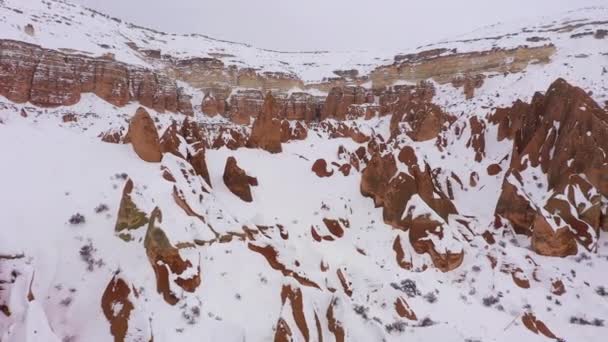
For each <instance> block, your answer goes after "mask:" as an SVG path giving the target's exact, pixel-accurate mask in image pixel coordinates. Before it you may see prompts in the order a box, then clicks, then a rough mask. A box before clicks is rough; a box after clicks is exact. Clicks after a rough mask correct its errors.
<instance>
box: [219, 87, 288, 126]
mask: <svg viewBox="0 0 608 342" xmlns="http://www.w3.org/2000/svg"><path fill="white" fill-rule="evenodd" d="M273 100H274V98H273ZM263 110H266V107H265V102H264V94H263V93H262V91H260V90H257V89H247V90H238V91H237V92H236V93H235V94H234V95H232V96H231V97H230V112H229V113H228V117H229V118H230V120H231V121H232V122H234V123H236V124H241V125H249V124H251V119H255V118H257V117H258V115H259V114H260V112H262V111H263ZM276 110H277V108H276V105H275V103H274V102H273V107H272V111H271V113H268V114H270V115H271V116H272V117H276V114H277V113H276Z"/></svg>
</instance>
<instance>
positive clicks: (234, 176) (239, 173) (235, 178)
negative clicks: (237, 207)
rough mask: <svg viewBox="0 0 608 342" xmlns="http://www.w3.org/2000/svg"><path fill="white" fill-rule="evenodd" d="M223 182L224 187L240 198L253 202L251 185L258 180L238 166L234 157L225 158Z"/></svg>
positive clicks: (255, 184) (256, 183)
mask: <svg viewBox="0 0 608 342" xmlns="http://www.w3.org/2000/svg"><path fill="white" fill-rule="evenodd" d="M224 183H225V184H226V187H228V189H229V190H230V191H231V192H232V193H233V194H235V195H236V196H237V197H238V198H240V199H241V200H243V201H245V202H253V197H252V196H251V187H252V186H257V185H258V180H257V179H256V178H254V177H250V176H248V175H247V173H246V172H245V171H244V170H243V169H241V168H240V167H239V166H238V164H237V162H236V159H235V158H234V157H229V158H228V159H227V160H226V167H225V168H224Z"/></svg>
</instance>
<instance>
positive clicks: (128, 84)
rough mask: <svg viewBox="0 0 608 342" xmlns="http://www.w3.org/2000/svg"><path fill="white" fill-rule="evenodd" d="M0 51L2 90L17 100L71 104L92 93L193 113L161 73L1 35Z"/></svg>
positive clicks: (46, 104) (114, 100)
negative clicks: (13, 39) (17, 40)
mask: <svg viewBox="0 0 608 342" xmlns="http://www.w3.org/2000/svg"><path fill="white" fill-rule="evenodd" d="M0 50H1V51H2V54H1V55H0V95H3V96H5V97H6V98H8V99H9V100H11V101H13V102H16V103H24V102H28V101H29V102H30V103H32V104H34V105H37V106H40V107H57V106H70V105H73V104H76V103H78V102H79V101H80V97H81V95H82V94H84V93H94V94H96V95H97V96H99V97H100V98H102V99H103V100H105V101H107V102H109V103H111V104H113V105H115V106H124V105H126V104H127V103H129V102H132V101H136V102H139V103H140V104H141V105H143V106H146V107H149V108H152V109H154V110H156V111H159V112H164V111H170V112H178V111H179V112H182V113H185V114H190V113H192V105H191V104H190V102H189V97H188V96H187V95H186V94H185V93H184V91H183V90H180V89H179V88H178V87H177V85H176V83H175V80H173V79H170V78H169V77H168V76H166V75H165V74H162V73H158V72H154V71H151V70H147V69H143V68H140V67H135V66H131V65H128V64H124V63H120V62H116V61H114V60H108V59H104V58H92V57H88V56H83V55H73V54H66V53H63V52H59V51H56V50H49V49H44V48H42V47H40V46H37V45H33V44H28V43H23V42H16V41H11V40H0Z"/></svg>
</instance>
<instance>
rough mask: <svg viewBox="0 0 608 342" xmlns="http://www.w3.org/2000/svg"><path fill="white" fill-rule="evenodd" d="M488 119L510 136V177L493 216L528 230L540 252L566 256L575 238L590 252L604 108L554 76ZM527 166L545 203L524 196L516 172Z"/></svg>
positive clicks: (601, 190)
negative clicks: (540, 176)
mask: <svg viewBox="0 0 608 342" xmlns="http://www.w3.org/2000/svg"><path fill="white" fill-rule="evenodd" d="M490 120H491V121H492V122H493V123H496V124H498V127H499V139H504V138H512V139H513V152H512V155H513V158H512V161H511V165H510V169H509V172H508V175H509V174H510V175H512V176H511V177H507V178H506V180H505V183H504V185H503V192H502V194H501V197H500V199H499V201H498V205H497V208H496V213H497V214H498V215H501V216H502V217H504V218H506V219H508V220H509V221H510V222H511V224H512V225H513V227H514V228H515V231H516V232H518V233H525V234H529V235H531V236H532V246H533V248H534V250H535V251H536V252H538V253H540V254H544V255H551V256H565V255H571V254H573V253H576V250H577V249H576V243H575V241H578V243H579V244H580V245H582V246H583V247H585V248H586V249H588V250H595V248H596V247H597V236H598V234H599V230H600V227H601V226H602V221H603V218H604V217H605V215H606V213H603V212H602V210H601V208H600V207H601V205H600V202H599V194H601V195H604V196H606V195H607V194H608V179H607V177H605V175H606V174H608V166H607V165H608V164H607V161H608V157H607V156H606V155H605V154H604V152H603V151H604V150H606V149H608V140H607V139H608V119H606V112H605V111H604V110H603V109H602V108H601V107H600V106H599V105H598V104H597V103H595V102H594V101H593V99H591V98H590V96H589V95H588V94H587V93H586V92H585V91H583V90H582V89H580V88H577V87H573V86H571V85H569V84H568V83H567V82H566V81H564V80H562V79H558V80H557V81H555V82H554V83H553V84H552V85H551V86H550V87H549V90H548V91H547V93H546V94H545V95H542V94H540V93H537V94H536V95H535V96H534V98H533V100H532V103H531V104H526V103H523V102H517V103H515V104H514V105H513V107H511V108H507V109H500V110H497V111H496V113H495V114H494V115H493V116H492V117H491V118H490ZM530 167H534V168H539V169H540V171H542V172H543V173H544V174H545V175H546V178H547V183H548V185H549V189H547V190H553V191H554V195H553V197H552V198H550V199H549V200H548V201H547V202H546V203H533V201H532V200H531V199H529V198H528V197H527V196H525V195H524V194H525V193H527V192H528V191H527V190H526V189H525V186H524V184H525V183H524V179H523V177H524V176H525V174H526V170H527V169H529V168H530ZM532 183H533V184H534V182H532ZM574 193H580V194H581V195H580V196H575V195H574ZM581 200H582V201H583V202H578V201H581Z"/></svg>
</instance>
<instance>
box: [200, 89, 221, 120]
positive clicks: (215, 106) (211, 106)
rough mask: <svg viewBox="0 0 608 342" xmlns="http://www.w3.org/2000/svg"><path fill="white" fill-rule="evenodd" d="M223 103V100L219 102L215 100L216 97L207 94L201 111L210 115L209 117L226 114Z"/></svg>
mask: <svg viewBox="0 0 608 342" xmlns="http://www.w3.org/2000/svg"><path fill="white" fill-rule="evenodd" d="M222 102H223V101H222V100H218V99H216V98H215V96H213V95H211V94H209V93H207V94H205V97H204V98H203V103H202V105H201V109H202V111H203V113H205V114H207V115H209V116H216V115H218V114H224V110H225V108H224V106H223V103H222Z"/></svg>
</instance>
